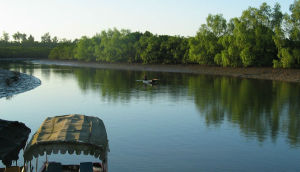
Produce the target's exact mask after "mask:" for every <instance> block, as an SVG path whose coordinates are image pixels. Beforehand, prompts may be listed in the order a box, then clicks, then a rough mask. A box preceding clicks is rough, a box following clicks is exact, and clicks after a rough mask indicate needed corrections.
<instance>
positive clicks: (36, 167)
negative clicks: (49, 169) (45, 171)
mask: <svg viewBox="0 0 300 172" xmlns="http://www.w3.org/2000/svg"><path fill="white" fill-rule="evenodd" d="M35 160H36V161H35V172H37V169H38V160H39V157H36V159H35Z"/></svg>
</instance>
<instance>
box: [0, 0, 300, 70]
mask: <svg viewBox="0 0 300 172" xmlns="http://www.w3.org/2000/svg"><path fill="white" fill-rule="evenodd" d="M206 21H207V22H206V24H203V25H201V27H200V29H199V30H198V32H197V34H196V36H195V37H181V36H168V35H154V34H152V33H150V32H148V31H147V32H145V33H140V32H130V31H129V30H117V29H113V30H112V29H109V30H107V31H102V32H101V33H100V34H96V35H95V36H93V37H91V38H89V37H86V36H83V37H82V38H80V39H79V40H75V41H62V42H56V44H55V46H53V45H54V44H52V47H51V48H53V47H54V48H53V49H52V50H51V52H50V54H49V58H50V59H76V60H84V61H99V62H128V63H144V64H149V63H152V64H153V63H158V64H186V63H194V64H204V65H218V66H224V67H226V66H231V67H241V66H244V67H248V66H273V67H275V68H277V67H283V68H299V67H300V0H295V1H294V3H293V4H291V5H290V14H287V13H286V14H283V13H282V12H281V7H280V5H279V4H278V3H277V4H276V5H275V6H274V7H270V6H269V5H267V4H266V3H263V4H262V5H261V6H260V7H259V8H253V7H249V8H248V9H247V10H245V11H243V13H242V15H241V16H240V17H236V18H233V19H230V20H229V21H226V19H225V18H224V17H223V16H222V15H221V14H217V15H211V14H210V15H208V17H207V19H206ZM56 40H57V39H56ZM42 42H43V41H41V43H40V44H42ZM50 42H51V39H50ZM48 43H49V42H48ZM49 45H50V44H49ZM0 53H1V52H0ZM2 56H3V55H2V54H0V57H2Z"/></svg>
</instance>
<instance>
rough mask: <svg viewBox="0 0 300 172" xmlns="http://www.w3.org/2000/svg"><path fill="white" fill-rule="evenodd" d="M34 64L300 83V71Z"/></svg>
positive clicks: (53, 62)
mask: <svg viewBox="0 0 300 172" xmlns="http://www.w3.org/2000/svg"><path fill="white" fill-rule="evenodd" d="M33 62H34V63H38V64H48V65H62V66H73V67H90V68H101V69H119V70H137V71H154V72H177V73H193V74H205V75H222V76H232V77H240V78H254V79H266V80H277V81H287V82H298V83H299V82H300V69H273V68H257V67H256V68H223V67H210V66H201V65H157V64H155V65H143V64H122V63H121V64H105V63H95V62H79V61H65V60H33Z"/></svg>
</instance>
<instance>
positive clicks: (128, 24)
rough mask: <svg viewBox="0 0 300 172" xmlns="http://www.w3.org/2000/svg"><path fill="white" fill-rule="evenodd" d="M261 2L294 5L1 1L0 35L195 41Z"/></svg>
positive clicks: (227, 0)
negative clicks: (105, 33) (121, 32)
mask: <svg viewBox="0 0 300 172" xmlns="http://www.w3.org/2000/svg"><path fill="white" fill-rule="evenodd" d="M263 2H267V3H268V4H269V5H271V6H273V5H274V4H275V3H276V2H278V3H280V5H281V7H282V11H283V12H288V9H289V5H290V4H292V3H293V0H277V1H273V0H266V1H261V0H0V4H1V5H0V22H1V25H0V32H1V34H2V32H3V31H6V32H8V33H9V34H10V35H11V34H12V33H15V32H17V31H20V32H22V33H27V34H32V35H33V36H34V37H35V38H36V39H38V40H39V39H40V36H41V35H42V34H44V33H46V32H50V34H51V35H56V36H58V37H59V38H67V39H74V38H80V37H81V36H83V35H87V36H93V35H94V34H95V33H97V32H100V31H101V30H106V29H108V28H113V27H116V28H118V29H122V28H124V29H130V30H131V31H141V32H144V31H146V30H148V31H150V32H152V33H155V34H168V35H182V36H194V35H195V34H196V32H197V30H198V28H199V27H200V25H201V24H203V23H205V19H206V17H207V15H208V14H209V13H211V14H218V13H221V14H223V16H224V17H225V18H226V19H230V18H232V17H239V16H240V15H241V13H242V11H243V10H245V9H247V8H248V7H249V6H253V7H259V6H260V5H261V4H262V3H263Z"/></svg>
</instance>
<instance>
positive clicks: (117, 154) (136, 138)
mask: <svg viewBox="0 0 300 172" xmlns="http://www.w3.org/2000/svg"><path fill="white" fill-rule="evenodd" d="M2 67H5V68H9V69H11V70H16V71H21V72H25V73H27V74H31V75H34V76H36V77H38V78H40V79H41V81H42V85H41V86H39V87H37V88H36V89H34V90H32V91H29V92H25V93H22V94H18V95H15V96H13V97H10V98H2V99H0V118H1V119H6V120H18V121H22V122H23V123H25V124H26V125H27V126H28V127H29V128H31V130H32V132H31V135H32V134H33V133H34V132H35V131H36V130H37V129H38V128H39V126H40V125H41V123H42V122H43V120H44V119H45V118H46V117H49V116H56V115H63V114H70V113H81V114H86V115H92V116H97V117H99V118H101V119H102V120H103V122H104V123H105V126H106V130H107V134H108V139H109V146H110V150H111V151H110V152H109V157H108V159H109V171H112V172H119V171H126V172H132V171H143V172H148V171H149V172H150V171H151V172H153V171H155V172H160V171H180V172H181V171H300V85H299V84H293V83H286V82H277V81H264V80H250V79H237V78H230V77H214V76H205V75H191V74H180V73H158V72H147V73H146V74H147V75H148V77H149V78H159V79H160V81H161V82H160V85H157V86H149V85H143V84H142V83H140V82H137V81H136V80H139V79H141V78H143V75H144V74H145V73H144V72H137V71H122V70H103V69H88V68H72V67H61V66H50V65H40V64H29V63H26V64H24V63H10V64H4V63H2ZM50 160H53V161H62V162H63V163H75V162H77V161H79V160H80V161H82V160H83V161H87V160H94V159H93V157H90V156H79V157H78V156H75V155H73V156H70V155H51V156H50ZM20 161H21V162H22V161H23V159H22V158H20ZM39 161H40V163H39V164H41V163H42V161H44V159H43V157H42V158H40V159H39ZM0 166H3V165H2V164H0Z"/></svg>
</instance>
